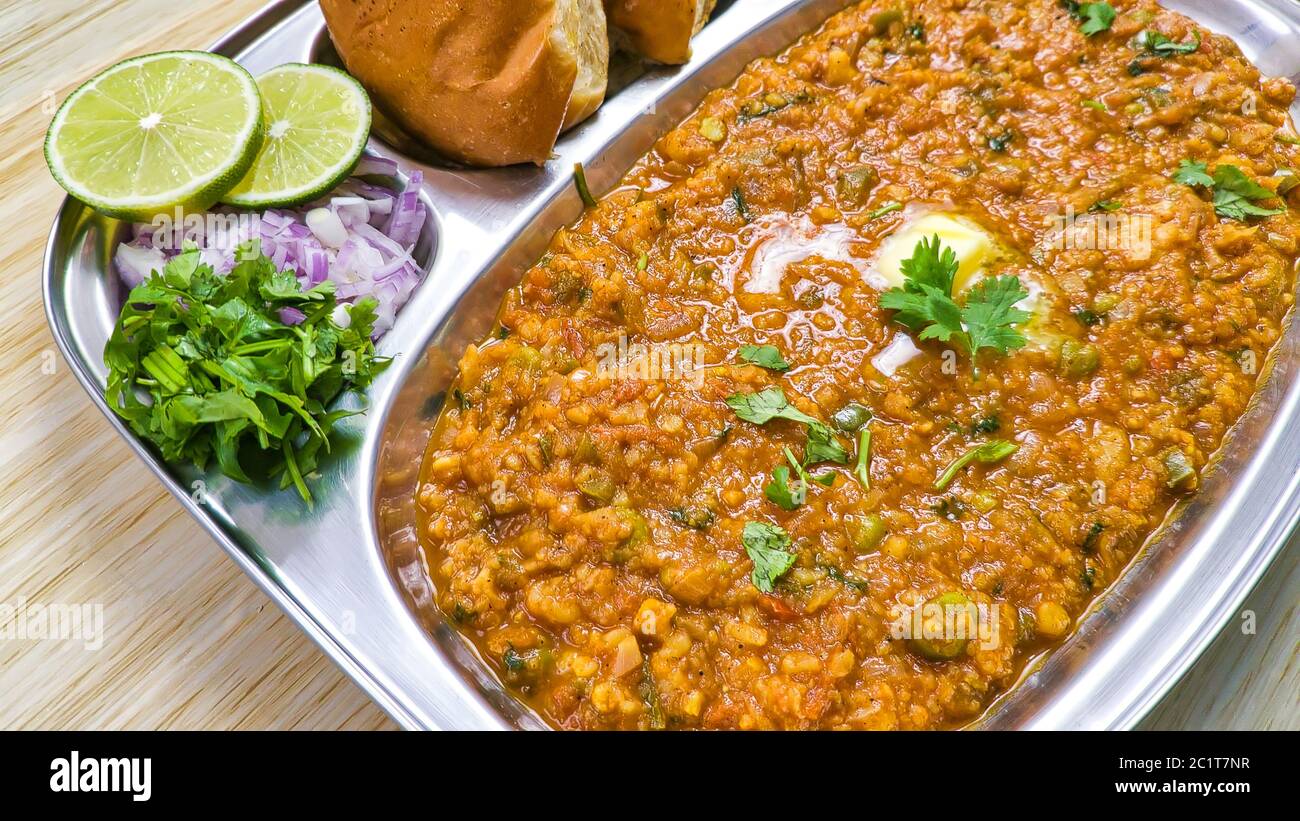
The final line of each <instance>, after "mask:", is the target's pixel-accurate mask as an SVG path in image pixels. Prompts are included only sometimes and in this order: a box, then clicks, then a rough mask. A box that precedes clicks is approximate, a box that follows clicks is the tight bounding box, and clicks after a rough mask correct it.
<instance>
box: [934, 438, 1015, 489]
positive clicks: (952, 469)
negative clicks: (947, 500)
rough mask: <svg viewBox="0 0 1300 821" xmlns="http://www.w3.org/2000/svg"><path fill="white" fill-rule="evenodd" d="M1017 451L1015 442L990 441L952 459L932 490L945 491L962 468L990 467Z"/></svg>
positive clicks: (1003, 440)
mask: <svg viewBox="0 0 1300 821" xmlns="http://www.w3.org/2000/svg"><path fill="white" fill-rule="evenodd" d="M1017 450H1020V446H1019V445H1017V444H1016V443H1015V442H1008V441H1006V440H1005V439H992V440H990V441H988V442H985V443H984V444H982V445H980V446H978V447H974V448H971V449H970V450H968V451H966V452H965V453H963V454H962V455H961V456H958V457H957V458H956V459H954V460H953V461H952V464H950V465H948V467H947V468H945V469H944V471H943V473H942V474H940V475H939V478H938V479H937V480H936V481H935V483H934V489H935V490H937V491H940V492H942V491H944V490H946V489H947V488H948V485H950V484H952V480H953V479H956V478H957V474H958V473H960V472H961V471H962V468H965V467H966V466H967V465H971V464H973V463H975V462H980V463H982V464H985V465H991V464H994V463H996V462H1001V461H1002V460H1003V459H1005V458H1007V457H1008V456H1010V455H1011V454H1013V453H1015V452H1016V451H1017Z"/></svg>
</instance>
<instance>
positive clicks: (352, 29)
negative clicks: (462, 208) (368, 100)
mask: <svg viewBox="0 0 1300 821" xmlns="http://www.w3.org/2000/svg"><path fill="white" fill-rule="evenodd" d="M321 9H322V11H324V13H325V20H326V22H327V23H328V25H329V29H330V35H331V37H332V38H333V40H334V45H335V48H336V49H337V50H338V53H339V56H340V57H341V58H342V59H343V63H344V65H345V66H346V67H347V69H348V71H349V72H351V73H352V75H353V76H355V77H356V78H357V79H358V80H360V81H361V83H362V84H363V85H364V86H365V87H366V88H367V89H368V90H369V91H370V95H371V97H372V98H374V102H375V104H376V105H378V106H379V107H380V108H381V109H382V110H383V111H384V112H385V113H386V114H388V115H389V116H390V117H391V118H392V119H393V120H395V121H396V122H397V123H399V124H400V125H401V126H402V127H403V128H405V129H406V130H407V131H409V132H410V133H411V134H412V135H413V136H415V137H417V138H419V139H421V140H423V141H425V142H427V143H428V144H429V145H430V146H432V147H433V148H435V149H437V150H438V151H440V152H442V153H443V154H445V155H447V156H448V157H450V158H452V159H455V160H459V161H461V162H466V163H471V164H475V165H510V164H513V163H520V162H533V163H537V164H539V165H540V164H541V163H543V162H545V161H546V160H547V158H548V157H550V155H551V150H552V148H553V147H554V146H555V140H556V138H557V136H558V135H559V133H560V128H561V126H562V125H563V123H564V120H565V114H566V112H567V110H568V107H569V97H570V95H571V93H572V91H573V88H574V83H575V81H576V79H577V76H578V65H577V61H576V59H575V57H574V55H573V54H572V53H571V51H568V50H566V49H563V48H558V47H557V44H556V39H555V34H554V30H555V28H556V18H557V10H556V2H555V0H473V2H470V1H469V0H321Z"/></svg>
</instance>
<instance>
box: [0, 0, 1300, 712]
mask: <svg viewBox="0 0 1300 821" xmlns="http://www.w3.org/2000/svg"><path fill="white" fill-rule="evenodd" d="M261 5H262V2H260V0H186V1H185V2H183V3H177V2H176V0H41V2H31V0H0V225H2V226H3V230H2V231H0V460H2V462H0V464H3V470H2V471H0V608H3V607H4V606H5V605H8V606H9V607H19V606H22V605H24V604H25V605H26V606H27V607H28V608H29V609H30V608H31V607H32V605H51V604H72V603H76V604H87V605H92V606H95V605H98V606H101V607H102V613H103V619H104V641H103V645H102V647H99V648H87V647H86V646H85V643H84V642H75V641H74V642H68V641H63V642H60V641H48V640H47V641H36V640H30V639H29V640H18V639H14V638H10V639H5V638H2V637H0V694H3V697H0V729H15V728H93V729H119V728H137V729H148V728H186V729H226V728H242V729H289V728H311V729H336V728H346V729H380V728H391V727H393V726H394V725H393V724H392V722H390V721H389V720H388V719H387V718H386V717H385V716H384V714H383V713H382V712H381V711H380V710H379V709H378V708H376V707H375V706H374V705H373V704H371V703H370V702H369V700H368V699H367V698H366V697H365V695H363V694H362V693H361V691H360V690H358V689H357V688H356V687H355V686H354V685H353V684H352V683H351V682H349V681H348V680H347V679H346V678H345V677H344V676H343V675H342V674H341V673H340V672H339V671H338V670H337V669H335V667H334V666H333V664H332V663H331V662H330V661H329V660H328V659H326V658H325V656H323V655H322V654H321V653H320V652H319V651H318V650H317V649H316V647H315V646H314V645H313V644H312V643H311V642H310V641H309V640H308V639H307V638H305V637H304V636H303V635H302V634H301V633H300V632H299V631H298V629H297V628H296V627H295V626H294V625H293V624H292V623H291V622H290V621H289V620H288V619H287V618H285V616H283V615H282V614H281V613H280V612H279V610H278V609H277V608H276V607H275V606H274V605H272V604H271V603H270V602H269V601H268V600H267V599H266V597H265V596H264V595H263V594H262V593H261V591H259V590H258V589H257V588H256V587H255V586H254V585H253V584H252V582H250V581H248V580H247V579H246V578H245V577H244V576H243V574H242V573H240V572H239V571H238V570H237V569H236V568H235V567H234V565H233V564H231V563H230V562H229V561H228V560H227V559H226V558H225V555H224V554H223V553H222V552H221V550H220V549H219V548H218V547H217V546H216V544H215V543H214V542H213V541H212V540H211V539H210V538H209V537H208V536H207V535H206V534H205V533H204V532H203V531H202V529H200V528H199V526H198V525H197V524H196V523H195V522H193V521H192V520H191V519H190V518H189V516H188V515H186V514H185V513H184V512H183V511H182V510H181V508H180V507H179V506H178V505H177V504H176V503H174V502H173V501H172V499H171V498H170V496H168V495H167V494H166V492H165V491H164V490H163V489H162V487H161V486H160V485H159V484H158V482H157V481H156V480H155V479H154V478H153V476H152V475H151V474H150V473H149V471H148V470H147V469H146V468H145V467H144V466H143V465H142V464H141V463H140V462H139V460H137V459H136V458H135V457H134V455H133V454H132V453H131V451H130V450H129V449H128V448H127V447H126V445H125V444H123V443H122V442H121V441H119V439H118V437H117V435H116V434H115V433H114V432H113V431H112V429H111V428H110V427H109V425H108V424H107V422H106V421H105V420H104V419H103V418H102V417H101V416H100V414H99V412H98V411H97V410H95V409H94V408H93V407H92V406H91V404H90V401H89V400H88V398H87V397H86V396H85V394H84V393H83V391H82V390H81V388H80V387H79V386H78V385H77V383H76V381H75V379H74V378H73V376H72V374H71V373H70V372H69V370H68V368H67V366H66V364H65V363H64V362H63V360H62V358H61V357H60V356H59V354H58V352H57V350H56V348H55V345H54V341H53V339H52V338H51V336H50V334H49V331H48V330H47V328H46V324H45V317H44V314H43V311H42V306H41V296H40V273H39V272H40V266H41V257H42V252H43V247H44V241H45V235H46V232H47V231H48V229H49V226H50V222H51V220H52V219H53V216H54V213H55V210H56V208H57V207H58V204H59V202H60V200H61V197H62V192H61V191H60V190H59V189H58V188H57V186H55V184H54V182H53V181H52V180H51V179H50V176H49V174H48V173H47V172H46V170H45V164H44V161H43V159H42V154H41V140H42V138H43V136H44V133H45V129H46V126H47V125H48V124H49V121H50V118H51V116H52V115H53V107H54V106H55V105H56V103H57V101H61V100H62V99H63V98H64V97H66V95H67V94H68V93H69V92H70V91H71V90H72V89H73V88H74V87H75V86H76V85H77V84H79V83H80V82H82V81H83V80H85V79H86V78H87V77H89V76H90V75H92V74H94V73H95V72H96V71H98V70H99V69H101V68H104V67H106V66H108V65H110V64H112V63H114V62H116V61H117V60H119V59H122V58H124V57H128V56H130V55H134V54H140V53H144V52H150V51H157V50H162V49H177V48H203V47H205V46H207V45H208V44H210V43H211V42H213V41H214V40H216V39H217V38H218V37H219V36H220V35H221V34H222V33H223V32H225V31H227V30H228V29H230V28H231V27H233V26H234V25H236V24H237V23H238V22H239V21H240V20H242V19H243V18H244V17H246V16H248V15H249V14H251V13H252V12H254V11H256V10H257V9H258V8H259V7H260V6H261ZM1298 556H1300V550H1297V549H1296V548H1295V547H1294V546H1293V547H1292V548H1291V549H1290V550H1289V551H1288V552H1287V554H1286V555H1285V556H1284V557H1283V558H1282V559H1281V560H1279V563H1278V565H1277V566H1276V567H1275V568H1274V570H1273V571H1272V572H1271V573H1270V575H1269V577H1268V578H1267V579H1266V581H1265V583H1264V584H1263V585H1261V587H1260V588H1259V589H1258V590H1257V591H1256V592H1255V594H1254V595H1252V597H1251V600H1250V601H1249V602H1248V603H1247V605H1246V607H1247V608H1248V609H1251V610H1253V611H1254V612H1255V614H1256V632H1255V634H1254V635H1243V634H1242V632H1241V631H1240V630H1239V629H1236V628H1235V626H1234V627H1233V628H1231V629H1229V630H1228V631H1226V632H1225V633H1224V635H1223V636H1222V637H1220V639H1219V640H1218V641H1217V642H1216V645H1215V646H1214V648H1213V649H1212V650H1211V652H1210V653H1209V654H1207V656H1206V658H1204V659H1203V660H1202V661H1201V662H1200V663H1199V664H1198V666H1197V667H1196V669H1195V670H1194V671H1193V672H1192V674H1191V675H1190V676H1189V677H1188V678H1187V679H1186V680H1184V682H1183V683H1182V684H1180V685H1179V687H1178V689H1177V690H1176V691H1175V692H1174V693H1173V694H1172V696H1171V697H1170V698H1169V699H1166V701H1165V702H1164V703H1163V704H1162V705H1161V706H1160V708H1158V709H1157V711H1156V712H1155V713H1154V714H1153V715H1152V716H1151V717H1150V718H1149V719H1148V720H1147V723H1146V726H1150V727H1165V728H1176V727H1206V728H1211V727H1213V728H1228V727H1236V728H1283V727H1286V728H1290V729H1297V728H1300V705H1298V704H1297V699H1298V697H1300V669H1298V667H1297V663H1296V652H1297V646H1296V642H1297V637H1300V616H1298V615H1297V610H1296V598H1297V596H1296V594H1297V591H1300V563H1298V562H1297V557H1298ZM5 612H6V611H4V610H3V609H0V615H2V614H4V613H5ZM3 627H4V624H3V623H0V630H2V629H3Z"/></svg>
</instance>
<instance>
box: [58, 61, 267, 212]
mask: <svg viewBox="0 0 1300 821" xmlns="http://www.w3.org/2000/svg"><path fill="white" fill-rule="evenodd" d="M262 132H263V126H262V107H261V101H260V97H259V95H258V93H257V83H256V82H255V81H254V80H253V77H252V75H250V74H249V73H248V72H247V71H245V70H244V69H243V68H241V67H240V66H239V64H238V63H235V62H234V61H232V60H228V59H226V58H225V57H220V56H218V55H215V54H208V53H205V52H199V51H169V52H163V53H161V54H150V55H146V56H144V57H134V58H132V59H130V60H125V61H123V62H121V63H118V64H117V65H115V66H113V67H112V68H109V69H107V70H105V71H104V72H102V73H101V74H99V75H97V76H95V77H94V78H92V79H91V80H89V81H88V82H86V83H85V84H84V85H83V86H81V87H80V88H78V89H77V90H76V91H74V92H72V95H71V96H69V97H68V99H67V100H66V101H65V102H64V103H63V105H62V107H60V108H59V111H58V113H57V114H55V115H54V121H53V122H52V123H50V130H49V132H48V133H47V134H46V137H45V161H46V162H47V163H48V164H49V166H50V173H51V174H53V175H54V179H55V180H56V181H57V182H58V183H59V185H61V186H63V187H64V189H66V190H67V192H68V193H69V194H71V195H72V196H74V197H76V198H77V199H79V200H81V201H82V202H84V203H86V204H87V205H89V206H91V207H92V208H95V209H96V210H98V211H102V212H103V213H105V214H108V215H109V216H113V217H119V218H122V219H132V220H137V221H141V222H148V221H149V220H151V219H152V218H153V217H154V215H156V214H159V213H163V212H170V211H171V210H172V209H174V208H175V207H176V206H181V207H182V208H185V209H189V210H199V211H201V210H203V209H205V208H208V207H210V206H212V205H213V204H214V203H216V202H218V201H219V200H220V199H221V197H222V196H223V195H224V194H225V193H226V192H227V191H229V190H230V189H231V188H232V187H233V186H234V185H235V184H236V183H238V182H239V181H240V180H241V179H243V177H244V175H245V174H246V173H247V172H248V169H249V167H250V166H251V165H252V163H253V159H254V158H255V157H256V156H257V150H258V148H259V147H260V146H261V144H262Z"/></svg>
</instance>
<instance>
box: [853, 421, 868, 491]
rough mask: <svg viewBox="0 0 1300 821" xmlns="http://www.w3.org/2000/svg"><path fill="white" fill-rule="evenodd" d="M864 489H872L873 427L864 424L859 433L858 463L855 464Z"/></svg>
mask: <svg viewBox="0 0 1300 821" xmlns="http://www.w3.org/2000/svg"><path fill="white" fill-rule="evenodd" d="M853 475H854V476H857V477H858V481H859V482H861V483H862V487H863V489H864V490H871V428H869V427H866V426H864V427H863V428H862V432H861V433H859V434H858V463H857V464H856V465H854V466H853Z"/></svg>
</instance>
